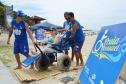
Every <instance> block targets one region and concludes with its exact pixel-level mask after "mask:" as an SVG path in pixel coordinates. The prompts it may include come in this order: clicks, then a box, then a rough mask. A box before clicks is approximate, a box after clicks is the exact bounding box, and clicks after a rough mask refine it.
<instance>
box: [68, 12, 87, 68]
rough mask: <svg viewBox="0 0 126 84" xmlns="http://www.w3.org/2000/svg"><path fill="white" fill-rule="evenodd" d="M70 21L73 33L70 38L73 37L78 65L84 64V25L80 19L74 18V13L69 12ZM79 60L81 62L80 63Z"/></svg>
mask: <svg viewBox="0 0 126 84" xmlns="http://www.w3.org/2000/svg"><path fill="white" fill-rule="evenodd" d="M68 21H69V22H70V23H71V30H70V32H71V35H70V38H73V40H74V41H73V44H74V48H73V49H74V54H75V56H76V66H77V67H78V66H79V65H82V66H83V64H84V62H83V58H82V54H81V48H82V46H83V43H84V40H85V35H84V33H83V30H82V27H81V25H80V23H79V22H78V21H76V20H75V18H74V13H73V12H69V14H68ZM79 60H80V61H81V63H80V64H79Z"/></svg>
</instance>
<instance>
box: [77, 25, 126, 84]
mask: <svg viewBox="0 0 126 84" xmlns="http://www.w3.org/2000/svg"><path fill="white" fill-rule="evenodd" d="M125 28H126V23H121V24H116V25H110V26H105V27H103V28H102V30H101V31H100V33H99V35H98V37H97V40H96V42H95V44H94V47H93V49H92V51H91V53H90V55H89V58H88V60H87V62H86V64H85V67H84V68H83V70H82V72H81V74H80V78H79V79H80V83H81V84H116V81H117V79H118V78H120V73H121V71H123V70H122V68H123V66H124V63H126V32H125V31H124V29H125ZM122 78H123V79H126V75H124V76H122Z"/></svg>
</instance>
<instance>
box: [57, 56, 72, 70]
mask: <svg viewBox="0 0 126 84" xmlns="http://www.w3.org/2000/svg"><path fill="white" fill-rule="evenodd" d="M57 66H58V68H59V69H60V70H63V71H68V70H69V69H70V66H71V59H70V57H69V56H68V55H65V54H64V55H62V56H60V57H59V58H58V60H57Z"/></svg>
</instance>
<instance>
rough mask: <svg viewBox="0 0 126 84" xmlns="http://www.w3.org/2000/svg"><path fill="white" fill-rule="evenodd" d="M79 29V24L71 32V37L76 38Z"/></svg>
mask: <svg viewBox="0 0 126 84" xmlns="http://www.w3.org/2000/svg"><path fill="white" fill-rule="evenodd" d="M78 29H79V26H78V25H77V24H75V25H74V26H73V28H72V30H71V31H70V32H71V37H74V35H75V32H76V31H77V30H78Z"/></svg>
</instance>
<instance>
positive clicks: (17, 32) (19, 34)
mask: <svg viewBox="0 0 126 84" xmlns="http://www.w3.org/2000/svg"><path fill="white" fill-rule="evenodd" d="M11 25H12V27H13V30H14V36H15V41H23V40H25V41H27V33H26V29H25V21H21V22H20V23H17V22H16V20H15V19H14V20H13V21H12V23H11Z"/></svg>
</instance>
